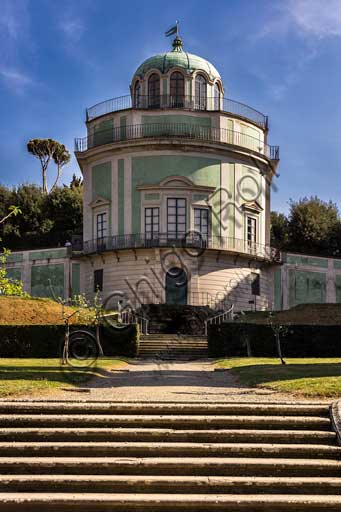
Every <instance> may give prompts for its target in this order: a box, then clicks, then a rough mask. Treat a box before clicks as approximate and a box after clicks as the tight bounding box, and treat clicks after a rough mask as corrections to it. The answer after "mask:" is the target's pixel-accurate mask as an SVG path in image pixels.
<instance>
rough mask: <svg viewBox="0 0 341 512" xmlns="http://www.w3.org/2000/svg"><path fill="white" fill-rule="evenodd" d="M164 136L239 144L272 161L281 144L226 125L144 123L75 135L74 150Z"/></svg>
mask: <svg viewBox="0 0 341 512" xmlns="http://www.w3.org/2000/svg"><path fill="white" fill-rule="evenodd" d="M164 137H167V138H168V137H170V138H172V137H175V138H182V139H186V140H200V141H203V142H207V141H208V142H213V143H220V144H224V145H225V144H227V145H232V146H240V147H243V148H247V149H249V150H251V151H253V152H256V153H259V154H261V155H263V156H265V157H267V158H269V159H271V160H279V147H278V146H270V145H269V144H266V143H264V142H263V141H262V140H260V139H259V138H256V137H253V136H251V135H247V134H244V133H242V132H238V131H235V130H229V129H227V128H215V127H210V126H200V125H194V124H188V123H162V122H161V123H143V124H135V125H128V126H117V127H115V128H110V129H106V130H98V131H94V132H93V133H91V134H90V135H88V136H87V137H82V138H76V139H75V151H77V152H83V151H87V150H88V149H92V148H94V147H97V146H102V145H106V144H112V143H115V142H122V141H129V140H136V139H144V138H157V139H160V138H164Z"/></svg>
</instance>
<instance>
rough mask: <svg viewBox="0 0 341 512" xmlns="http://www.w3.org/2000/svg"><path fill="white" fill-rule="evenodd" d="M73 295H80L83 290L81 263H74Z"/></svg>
mask: <svg viewBox="0 0 341 512" xmlns="http://www.w3.org/2000/svg"><path fill="white" fill-rule="evenodd" d="M71 287H72V295H79V294H80V290H81V266H80V263H72V279H71Z"/></svg>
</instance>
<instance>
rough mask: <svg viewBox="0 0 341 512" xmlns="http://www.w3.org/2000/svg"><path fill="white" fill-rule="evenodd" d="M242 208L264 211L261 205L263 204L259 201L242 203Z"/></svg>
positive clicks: (258, 211)
mask: <svg viewBox="0 0 341 512" xmlns="http://www.w3.org/2000/svg"><path fill="white" fill-rule="evenodd" d="M242 208H243V210H244V211H249V212H252V213H257V214H258V213H261V212H262V211H264V208H262V207H261V205H260V204H259V203H258V202H257V201H249V202H246V203H244V204H242Z"/></svg>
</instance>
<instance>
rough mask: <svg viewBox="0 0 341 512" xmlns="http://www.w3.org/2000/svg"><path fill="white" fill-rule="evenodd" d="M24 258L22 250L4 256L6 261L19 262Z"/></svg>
mask: <svg viewBox="0 0 341 512" xmlns="http://www.w3.org/2000/svg"><path fill="white" fill-rule="evenodd" d="M23 259H24V255H23V253H22V252H12V253H11V254H9V255H8V256H7V258H6V260H7V262H8V263H21V262H22V261H23Z"/></svg>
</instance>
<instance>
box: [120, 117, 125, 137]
mask: <svg viewBox="0 0 341 512" xmlns="http://www.w3.org/2000/svg"><path fill="white" fill-rule="evenodd" d="M120 132H121V140H124V139H126V137H127V116H121V117H120Z"/></svg>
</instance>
